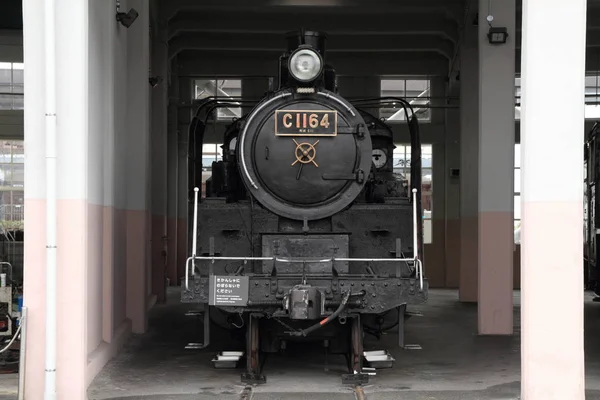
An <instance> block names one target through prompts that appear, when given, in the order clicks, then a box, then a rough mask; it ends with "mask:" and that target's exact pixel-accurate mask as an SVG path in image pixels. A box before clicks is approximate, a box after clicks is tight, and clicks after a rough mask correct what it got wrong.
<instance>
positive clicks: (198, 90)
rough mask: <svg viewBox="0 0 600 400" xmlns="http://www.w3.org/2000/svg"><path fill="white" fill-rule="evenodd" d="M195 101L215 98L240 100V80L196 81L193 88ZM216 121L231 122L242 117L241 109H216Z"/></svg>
mask: <svg viewBox="0 0 600 400" xmlns="http://www.w3.org/2000/svg"><path fill="white" fill-rule="evenodd" d="M194 96H195V98H196V99H198V100H199V99H205V98H207V97H217V98H222V99H232V100H240V98H241V96H242V80H241V79H198V80H196V83H195V87H194ZM216 112H217V120H231V119H232V118H240V117H241V116H242V109H241V107H223V108H218V109H217V111H216Z"/></svg>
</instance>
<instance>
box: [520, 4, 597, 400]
mask: <svg viewBox="0 0 600 400" xmlns="http://www.w3.org/2000/svg"><path fill="white" fill-rule="evenodd" d="M522 43H523V47H522V54H523V56H522V60H523V61H522V65H523V66H522V75H521V88H522V102H521V104H522V114H521V115H522V117H521V132H522V133H521V166H522V190H521V193H522V194H521V199H522V202H523V203H522V204H523V205H522V222H523V225H522V232H521V260H522V262H521V265H522V268H521V277H522V281H521V287H522V300H521V303H522V305H521V337H522V341H521V364H522V368H521V371H522V372H521V374H522V379H521V396H522V398H523V399H524V400H538V399H539V400H541V399H543V400H559V399H561V400H562V399H569V400H583V399H584V398H585V392H584V386H585V380H584V346H583V344H584V339H583V329H584V324H583V301H584V299H583V277H582V273H583V269H582V267H581V265H582V263H581V260H582V258H583V230H582V225H581V224H582V221H583V161H582V160H583V140H584V97H583V96H584V89H585V83H584V77H585V46H586V1H585V0H571V1H568V2H564V1H558V0H527V1H524V3H523V41H522ZM557 93H558V94H560V113H558V114H557V113H556V112H555V110H556V107H557V104H556V96H557ZM557 154H560V157H561V162H562V163H561V165H563V166H564V167H563V168H556V164H555V162H554V159H555V157H556V155H557ZM549 171H551V173H549ZM549 288H556V290H558V291H559V294H560V301H557V302H553V303H552V304H551V305H550V304H548V290H549Z"/></svg>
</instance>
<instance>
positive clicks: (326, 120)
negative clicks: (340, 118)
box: [275, 110, 337, 136]
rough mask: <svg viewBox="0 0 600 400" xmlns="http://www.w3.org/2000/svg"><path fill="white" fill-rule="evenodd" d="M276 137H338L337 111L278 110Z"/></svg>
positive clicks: (276, 115) (276, 114)
mask: <svg viewBox="0 0 600 400" xmlns="http://www.w3.org/2000/svg"><path fill="white" fill-rule="evenodd" d="M275 135H276V136H336V135H337V111H334V110H276V111H275Z"/></svg>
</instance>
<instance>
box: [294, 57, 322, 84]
mask: <svg viewBox="0 0 600 400" xmlns="http://www.w3.org/2000/svg"><path fill="white" fill-rule="evenodd" d="M289 69H290V72H291V73H292V75H293V76H294V78H295V79H297V80H299V81H300V82H310V81H312V80H313V79H315V78H316V77H317V76H318V75H319V74H320V73H321V70H322V69H323V63H322V61H321V57H320V56H319V54H318V53H317V52H315V51H314V50H310V49H302V50H298V51H296V52H295V53H294V54H293V55H292V57H291V58H290V64H289Z"/></svg>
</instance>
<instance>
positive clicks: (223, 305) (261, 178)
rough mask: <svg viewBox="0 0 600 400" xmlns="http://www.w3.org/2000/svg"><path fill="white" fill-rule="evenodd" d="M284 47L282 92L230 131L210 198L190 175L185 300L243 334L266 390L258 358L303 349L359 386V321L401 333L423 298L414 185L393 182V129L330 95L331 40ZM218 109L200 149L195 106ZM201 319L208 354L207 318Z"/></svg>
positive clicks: (295, 41) (311, 36)
mask: <svg viewBox="0 0 600 400" xmlns="http://www.w3.org/2000/svg"><path fill="white" fill-rule="evenodd" d="M287 39H288V41H287V43H288V49H287V51H286V52H285V53H284V54H283V55H282V57H281V58H280V59H279V64H280V78H279V83H280V86H279V88H277V90H275V91H274V92H272V93H268V94H267V95H266V96H265V97H264V98H262V99H261V100H260V101H259V102H258V103H257V104H255V105H254V107H253V109H252V110H251V111H250V112H249V113H248V114H247V115H245V116H243V117H242V118H240V119H239V120H236V121H234V122H233V124H232V125H231V126H230V127H229V128H228V129H227V131H226V134H225V138H224V141H223V143H224V145H223V161H222V162H221V164H220V165H219V166H218V167H217V168H214V170H213V176H212V178H213V180H212V182H211V185H210V190H209V191H208V192H207V197H206V199H198V190H197V188H198V187H199V186H200V184H201V182H199V179H201V177H200V176H198V174H196V175H195V176H194V177H192V178H191V182H192V183H193V185H194V186H195V187H196V190H195V192H194V198H193V202H192V203H193V205H194V208H193V217H192V218H193V224H190V225H193V226H194V228H193V231H192V240H193V243H192V256H191V257H190V258H188V260H187V263H186V271H185V277H184V278H183V280H182V292H181V293H182V294H181V299H182V301H183V302H187V303H200V304H202V305H203V306H204V312H205V315H208V313H209V312H210V310H216V312H218V313H222V314H223V315H227V316H228V317H227V318H228V320H229V321H231V320H235V321H236V322H235V323H232V324H231V329H247V332H246V335H247V342H246V350H245V353H246V359H247V366H246V369H247V370H246V372H245V373H244V374H242V380H243V381H244V382H262V383H264V382H265V377H264V375H263V374H261V365H260V362H259V360H260V357H261V356H260V354H262V353H264V352H277V351H281V350H283V349H285V348H286V347H287V346H288V344H289V343H298V342H299V343H303V342H307V341H313V342H314V341H317V342H322V343H324V344H325V346H326V347H327V348H328V349H329V351H330V352H332V353H339V354H344V355H346V356H347V359H348V370H349V374H348V375H345V376H344V377H343V379H345V380H346V381H351V382H354V381H355V380H356V379H362V380H363V381H366V380H368V375H365V374H362V373H361V369H362V356H363V354H362V353H363V351H362V348H363V332H364V331H365V326H368V325H367V324H368V323H369V321H376V320H382V319H383V318H384V317H386V316H387V315H388V314H389V313H390V312H392V311H394V312H395V314H396V315H397V317H396V318H397V320H398V322H397V324H398V325H399V326H400V327H402V326H403V322H404V318H405V311H406V306H407V305H408V304H420V303H423V302H425V301H426V299H427V279H426V278H425V277H424V274H423V268H422V261H421V259H420V258H419V255H420V253H421V252H420V251H419V248H420V246H422V233H421V229H419V228H418V227H417V226H418V222H419V223H420V221H419V220H420V215H421V210H419V209H418V207H419V205H420V201H418V200H417V198H418V196H417V190H420V188H419V189H417V188H416V187H413V188H412V189H413V190H412V191H411V192H408V190H407V188H406V187H405V186H404V185H405V182H404V181H402V180H401V179H398V178H397V177H396V176H395V175H394V174H393V166H392V153H393V140H392V134H391V130H390V129H389V127H387V126H386V125H385V124H384V123H383V122H381V121H379V120H378V119H376V118H375V117H374V116H372V115H371V114H369V113H367V112H365V111H363V110H359V109H358V108H357V107H355V106H354V105H353V104H352V103H350V102H349V101H348V100H347V99H345V98H343V97H341V96H339V95H338V94H337V93H336V92H337V88H336V83H335V82H336V80H335V72H334V70H333V68H331V67H330V66H328V65H327V64H326V63H325V42H326V36H325V35H324V34H322V33H317V32H300V33H291V34H289V35H288V37H287ZM215 103H216V102H214V103H210V102H207V103H206V104H204V105H203V106H201V107H199V109H198V112H197V116H196V118H195V123H193V124H192V128H191V129H190V142H192V143H194V144H193V146H194V148H195V149H198V148H200V149H201V147H202V145H201V143H202V137H203V129H204V127H205V125H206V124H205V123H204V122H203V121H202V120H201V119H200V117H199V116H200V115H201V111H202V109H204V108H205V109H209V107H213V108H214V104H215ZM405 104H408V103H405ZM407 107H409V106H407ZM413 121H414V123H416V119H414V116H413ZM192 137H193V139H192ZM415 137H417V138H418V136H415ZM413 146H414V145H413ZM419 147H420V145H419ZM198 158H199V157H196V159H198ZM417 165H418V164H417ZM197 170H198V169H197V167H195V166H191V167H190V171H197ZM415 175H416V172H415ZM418 176H420V171H418ZM417 182H418V180H417ZM412 183H413V184H416V183H415V180H413V182H412ZM191 214H192V212H191ZM196 244H198V245H199V247H200V250H199V251H197V248H196V247H197V246H196ZM393 315H394V313H392V316H393ZM204 324H205V332H204V334H205V341H204V346H205V347H206V346H208V343H209V338H210V326H209V325H210V318H206V317H205V318H204ZM399 329H402V328H399ZM399 337H400V339H401V337H403V335H399ZM399 344H400V345H403V343H402V342H401V341H400V342H399Z"/></svg>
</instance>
